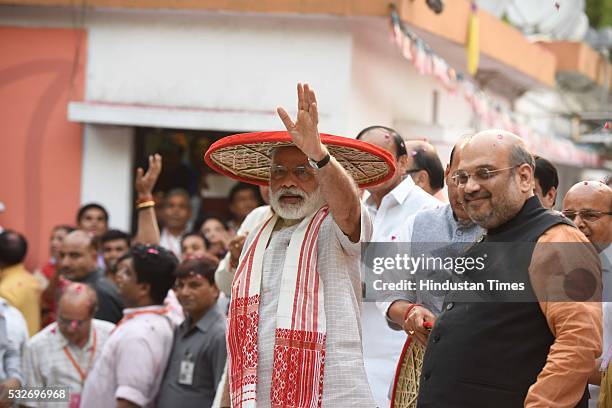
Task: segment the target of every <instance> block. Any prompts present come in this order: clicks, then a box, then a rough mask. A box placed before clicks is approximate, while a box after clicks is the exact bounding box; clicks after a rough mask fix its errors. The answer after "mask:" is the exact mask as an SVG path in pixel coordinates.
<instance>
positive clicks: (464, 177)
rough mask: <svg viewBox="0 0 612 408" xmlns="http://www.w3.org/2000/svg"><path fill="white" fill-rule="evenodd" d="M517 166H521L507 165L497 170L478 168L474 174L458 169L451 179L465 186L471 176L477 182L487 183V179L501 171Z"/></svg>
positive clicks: (460, 185)
mask: <svg viewBox="0 0 612 408" xmlns="http://www.w3.org/2000/svg"><path fill="white" fill-rule="evenodd" d="M516 167H519V166H512V167H505V168H503V169H497V170H489V169H485V168H481V169H478V170H476V171H475V172H474V173H473V174H470V173H468V172H467V171H465V170H457V171H456V172H454V173H453V175H452V177H451V180H453V182H454V183H455V185H456V186H457V187H463V186H465V185H466V184H467V182H468V180H469V179H470V177H471V178H472V179H473V180H474V181H475V182H476V183H485V182H486V181H487V180H489V179H491V178H492V177H493V176H495V175H496V174H497V173H500V172H502V171H506V170H511V169H514V168H516Z"/></svg>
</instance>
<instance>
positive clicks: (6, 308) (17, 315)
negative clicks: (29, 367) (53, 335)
mask: <svg viewBox="0 0 612 408" xmlns="http://www.w3.org/2000/svg"><path fill="white" fill-rule="evenodd" d="M27 339H28V327H27V324H26V321H25V319H24V318H23V315H22V314H21V312H20V311H19V310H18V309H17V308H15V307H13V306H11V305H10V304H9V303H8V302H7V301H6V300H4V299H3V298H0V362H1V363H2V364H0V387H1V389H2V393H1V394H0V404H8V403H9V402H8V400H7V398H8V392H9V390H11V389H13V390H17V389H19V387H20V386H22V385H23V384H24V379H23V370H22V367H21V354H22V350H23V347H24V345H25V342H26V340H27ZM2 406H4V405H2Z"/></svg>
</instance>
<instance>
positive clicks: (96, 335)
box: [23, 283, 115, 407]
mask: <svg viewBox="0 0 612 408" xmlns="http://www.w3.org/2000/svg"><path fill="white" fill-rule="evenodd" d="M97 307H98V298H97V296H96V292H95V290H93V289H92V288H91V287H90V286H88V285H85V284H82V283H71V284H70V285H68V286H67V287H66V288H65V289H64V290H63V292H62V295H61V297H60V299H59V304H58V310H57V322H55V323H51V324H50V325H49V326H47V327H45V328H44V329H43V330H42V331H41V332H40V333H38V334H36V335H35V336H34V337H32V338H31V339H30V340H29V341H28V342H27V344H26V347H25V351H24V357H23V371H24V375H25V379H26V385H27V386H28V387H70V401H69V402H67V403H64V404H63V405H56V406H58V407H61V406H65V407H75V406H78V401H79V400H80V394H81V390H82V389H83V383H84V381H85V378H86V376H87V373H88V372H89V370H90V369H91V368H92V366H93V363H94V361H95V360H96V359H97V358H98V356H99V355H100V352H101V351H102V347H103V346H104V343H106V340H107V339H108V337H109V336H110V333H111V331H112V330H113V328H114V327H115V325H114V324H112V323H109V322H105V321H103V320H98V319H94V318H93V316H94V314H95V313H96V309H97ZM56 404H60V403H56ZM75 404H76V405H75ZM23 405H25V406H39V405H38V404H36V403H35V402H25V403H23Z"/></svg>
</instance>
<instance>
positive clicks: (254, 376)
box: [206, 84, 394, 408]
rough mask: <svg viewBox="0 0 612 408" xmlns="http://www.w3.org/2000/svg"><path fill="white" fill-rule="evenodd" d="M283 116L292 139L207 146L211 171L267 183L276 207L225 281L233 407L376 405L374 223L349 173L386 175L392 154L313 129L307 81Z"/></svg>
mask: <svg viewBox="0 0 612 408" xmlns="http://www.w3.org/2000/svg"><path fill="white" fill-rule="evenodd" d="M278 113H279V116H280V117H281V119H282V121H283V123H284V124H285V126H286V128H287V130H288V135H287V133H285V132H268V133H259V134H248V135H236V136H233V137H228V138H225V139H222V140H221V141H219V142H217V143H215V144H214V145H213V146H211V148H210V149H209V151H208V152H207V153H206V161H207V163H208V164H209V165H210V166H211V167H212V168H213V169H215V170H217V171H220V172H222V173H224V174H227V175H229V176H231V177H234V178H237V179H242V180H243V181H248V182H252V183H258V184H264V183H269V185H270V205H271V206H272V208H273V209H274V215H273V216H271V217H269V218H267V219H266V220H265V222H263V223H262V224H260V225H259V226H258V227H257V228H256V229H255V230H254V231H252V232H251V233H250V234H249V236H248V238H247V241H246V243H245V245H244V249H243V251H242V254H241V257H240V262H239V265H238V269H237V271H236V274H235V277H234V282H233V284H232V292H231V295H232V300H231V304H230V311H229V328H228V336H227V337H228V354H229V369H228V377H229V382H230V387H229V388H230V396H231V402H232V406H234V407H254V406H257V407H258V408H261V407H271V406H282V407H303V406H311V407H312V406H321V405H323V406H328V407H339V406H351V407H368V408H371V407H375V406H376V404H375V402H374V400H373V398H372V395H371V392H370V387H369V385H368V381H367V378H366V374H365V370H364V366H363V356H362V352H361V333H360V312H359V305H360V300H361V284H360V274H359V259H360V241H362V240H365V241H368V240H369V239H370V236H371V229H372V226H371V221H370V219H369V217H368V213H367V211H366V210H365V209H364V208H363V207H362V206H361V204H360V202H359V192H358V189H357V185H356V183H355V181H356V182H357V184H359V185H361V186H367V185H372V184H376V183H379V182H384V181H386V180H387V179H389V178H390V177H392V176H393V171H394V166H393V164H392V158H391V156H390V155H389V154H388V153H387V152H385V151H383V150H381V149H379V148H377V147H375V146H372V145H369V144H367V143H364V142H359V141H355V140H350V139H346V138H341V137H333V136H326V135H322V136H320V135H319V132H318V130H317V123H318V112H317V103H316V99H315V94H314V92H313V91H312V90H311V89H310V88H309V87H308V85H304V86H303V87H302V85H299V84H298V117H297V122H296V123H293V121H292V120H291V119H290V117H289V115H288V114H287V113H286V112H285V110H283V109H282V108H279V109H278ZM341 163H342V164H341ZM343 167H344V168H346V169H349V171H350V172H351V175H352V176H353V178H354V179H355V181H353V180H352V179H351V176H349V174H348V173H347V171H346V170H345V169H344V168H343Z"/></svg>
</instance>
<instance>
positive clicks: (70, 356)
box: [64, 328, 97, 384]
mask: <svg viewBox="0 0 612 408" xmlns="http://www.w3.org/2000/svg"><path fill="white" fill-rule="evenodd" d="M96 341H97V338H96V329H95V328H94V329H93V346H92V347H91V354H90V355H89V362H88V363H87V371H85V372H84V371H83V369H82V368H81V366H80V365H79V363H77V362H76V360H75V359H74V357H72V353H70V350H68V346H64V353H66V356H67V357H68V360H70V362H71V363H72V365H73V366H74V368H76V370H77V372H78V373H79V376H80V377H81V384H83V383H84V382H85V377H87V373H88V372H89V369H90V368H91V363H92V362H93V359H94V356H95V355H96Z"/></svg>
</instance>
